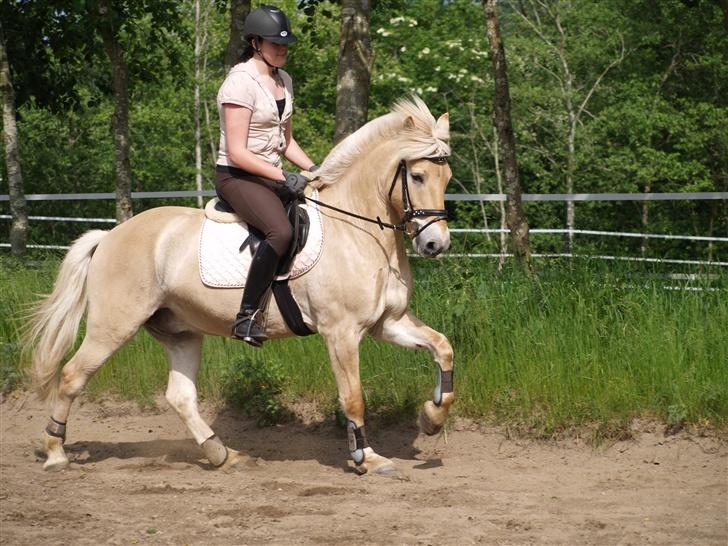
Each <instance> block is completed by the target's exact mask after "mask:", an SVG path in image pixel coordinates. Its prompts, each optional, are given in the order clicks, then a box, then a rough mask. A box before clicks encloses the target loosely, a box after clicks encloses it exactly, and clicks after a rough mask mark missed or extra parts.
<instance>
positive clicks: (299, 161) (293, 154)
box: [284, 119, 314, 171]
mask: <svg viewBox="0 0 728 546" xmlns="http://www.w3.org/2000/svg"><path fill="white" fill-rule="evenodd" d="M285 138H286V153H285V154H284V155H285V156H286V159H287V160H288V161H290V162H291V163H293V164H294V165H297V166H298V167H299V168H301V169H303V170H304V171H309V170H311V167H313V165H314V162H313V161H311V159H310V158H309V157H308V155H307V154H306V152H304V151H303V148H301V147H300V146H299V145H298V142H296V139H295V138H293V129H292V127H291V120H290V119H289V120H288V121H287V122H286V127H285Z"/></svg>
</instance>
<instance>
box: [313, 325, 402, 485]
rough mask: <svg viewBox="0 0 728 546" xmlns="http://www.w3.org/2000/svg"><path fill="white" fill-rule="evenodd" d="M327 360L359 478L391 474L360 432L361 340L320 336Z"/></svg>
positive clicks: (389, 465)
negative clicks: (361, 476) (323, 343)
mask: <svg viewBox="0 0 728 546" xmlns="http://www.w3.org/2000/svg"><path fill="white" fill-rule="evenodd" d="M324 338H325V340H326V347H327V348H328V351H329V358H330V359H331V367H332V369H333V372H334V377H335V378H336V386H337V388H338V391H339V402H340V403H341V409H342V411H343V412H344V415H345V416H346V420H347V435H348V440H349V453H350V455H351V458H352V460H353V461H354V465H355V468H356V471H357V472H359V473H360V474H365V473H367V472H373V473H377V474H390V473H393V472H395V467H394V463H392V461H390V460H389V459H387V458H385V457H382V456H381V455H377V454H376V453H375V452H374V450H373V449H372V448H371V446H369V442H368V441H367V436H366V430H365V428H364V398H363V397H362V392H361V378H360V377H359V342H360V341H361V336H357V335H356V334H355V333H352V332H351V330H349V331H347V330H344V329H341V330H339V331H337V332H336V333H335V334H334V333H332V334H328V335H324Z"/></svg>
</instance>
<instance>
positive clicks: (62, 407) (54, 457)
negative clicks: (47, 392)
mask: <svg viewBox="0 0 728 546" xmlns="http://www.w3.org/2000/svg"><path fill="white" fill-rule="evenodd" d="M102 332H103V330H100V329H99V328H97V327H94V326H93V325H92V324H90V325H89V327H88V330H87V333H86V337H84V340H83V342H82V343H81V346H80V347H79V348H78V351H76V353H75V354H74V355H73V357H72V358H71V359H70V360H69V361H68V362H67V363H66V364H65V366H63V369H62V370H61V376H60V381H59V384H58V392H57V395H56V397H55V401H54V403H53V411H52V413H51V420H50V421H49V423H48V426H47V427H46V430H45V435H44V442H43V443H44V450H45V455H46V457H47V459H46V461H45V463H44V464H43V469H44V470H50V471H58V470H63V469H64V468H66V466H68V457H66V453H65V451H64V449H63V442H64V441H65V438H66V421H67V420H68V415H69V413H70V411H71V405H72V404H73V401H74V400H75V399H76V397H77V396H78V395H79V394H80V393H81V391H82V390H83V388H84V387H85V386H86V384H87V383H88V382H89V380H90V379H91V377H92V376H93V374H94V373H95V372H96V370H98V369H99V368H100V367H101V366H102V365H103V364H104V362H106V361H107V360H108V358H109V357H110V356H111V355H113V354H114V353H115V352H116V351H117V350H118V349H119V348H120V347H121V346H122V345H124V343H126V342H127V341H128V340H129V339H130V338H131V337H132V336H133V335H134V333H135V332H136V328H134V329H132V330H130V331H127V332H126V334H125V335H123V336H121V337H117V336H112V335H108V334H107V333H102ZM117 333H118V332H117Z"/></svg>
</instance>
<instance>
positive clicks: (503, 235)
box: [493, 124, 508, 271]
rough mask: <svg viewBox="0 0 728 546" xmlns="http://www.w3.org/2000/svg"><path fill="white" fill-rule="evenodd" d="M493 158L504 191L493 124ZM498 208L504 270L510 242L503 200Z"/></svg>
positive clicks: (498, 188) (501, 266) (496, 132)
mask: <svg viewBox="0 0 728 546" xmlns="http://www.w3.org/2000/svg"><path fill="white" fill-rule="evenodd" d="M493 144H494V146H493V159H494V160H495V181H496V187H497V191H498V193H503V174H502V173H501V168H500V155H499V153H498V147H499V144H498V128H497V127H496V126H495V124H493ZM498 210H499V211H500V229H501V231H500V233H499V235H500V251H499V252H500V257H499V258H498V271H502V270H503V266H504V265H505V263H506V254H507V252H508V244H507V241H506V233H505V231H504V230H505V229H506V228H507V227H508V223H507V222H506V207H505V204H504V203H503V201H498Z"/></svg>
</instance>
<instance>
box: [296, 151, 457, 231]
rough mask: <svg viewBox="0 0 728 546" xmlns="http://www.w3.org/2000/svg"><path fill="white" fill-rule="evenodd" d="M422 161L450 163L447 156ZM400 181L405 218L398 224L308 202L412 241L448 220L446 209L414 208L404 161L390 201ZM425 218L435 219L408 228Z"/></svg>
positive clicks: (390, 189)
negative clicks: (386, 229) (406, 236)
mask: <svg viewBox="0 0 728 546" xmlns="http://www.w3.org/2000/svg"><path fill="white" fill-rule="evenodd" d="M422 159H427V160H428V161H432V162H433V163H437V164H438V165H444V164H446V163H447V162H448V159H447V156H445V155H439V156H431V157H423V158H422ZM398 179H400V180H401V181H402V205H403V206H404V218H403V219H402V221H401V222H400V223H398V224H390V223H389V222H384V221H383V220H382V219H381V218H380V217H379V216H377V218H376V219H374V218H367V217H366V216H361V215H359V214H355V213H353V212H349V211H347V210H343V209H340V208H337V207H334V206H333V205H329V204H326V203H324V202H322V201H318V200H317V199H312V198H310V197H306V200H307V201H311V202H312V203H316V204H317V205H320V206H322V207H326V208H327V209H332V210H335V211H337V212H340V213H342V214H346V215H347V216H351V217H353V218H358V219H359V220H364V221H365V222H370V223H372V224H377V225H378V226H379V229H382V230H383V229H384V228H389V229H393V230H396V231H403V232H405V233H407V234H408V235H409V236H410V237H411V238H412V239H414V238H415V237H417V236H418V235H419V234H420V233H421V232H422V231H423V230H424V229H425V228H427V227H429V226H430V224H434V223H435V222H440V221H442V220H447V218H448V216H447V210H445V209H417V208H414V207H413V206H412V198H411V197H410V192H409V183H408V182H407V163H406V161H405V160H404V159H402V160H400V162H399V165H398V166H397V170H396V171H395V173H394V179H393V180H392V185H391V186H390V188H389V200H390V201H391V200H392V193H393V192H394V187H395V186H396V185H397V180H398ZM424 217H433V218H432V220H430V221H429V222H427V223H426V224H425V225H423V226H421V227H419V228H418V229H417V230H416V231H410V230H408V226H409V225H410V224H411V223H412V220H413V219H415V218H424Z"/></svg>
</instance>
